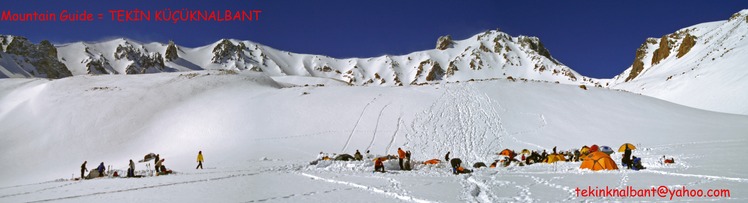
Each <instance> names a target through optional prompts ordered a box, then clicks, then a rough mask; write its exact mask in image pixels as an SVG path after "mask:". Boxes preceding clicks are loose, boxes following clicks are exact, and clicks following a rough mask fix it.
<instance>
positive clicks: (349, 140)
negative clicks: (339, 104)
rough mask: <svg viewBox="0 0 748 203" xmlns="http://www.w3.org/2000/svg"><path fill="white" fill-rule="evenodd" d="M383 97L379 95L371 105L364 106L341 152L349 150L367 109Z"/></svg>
mask: <svg viewBox="0 0 748 203" xmlns="http://www.w3.org/2000/svg"><path fill="white" fill-rule="evenodd" d="M380 96H382V94H379V95H377V97H374V99H372V100H371V101H370V102H369V103H366V106H364V109H363V110H361V115H359V116H358V120H356V124H355V125H353V130H351V134H350V135H348V140H346V141H345V146H343V149H342V150H341V152H344V151H345V150H346V149H348V145H349V144H350V143H351V138H353V134H354V133H356V128H358V123H359V122H361V118H362V117H364V113H366V109H367V108H369V105H371V103H374V102H375V101H377V98H378V97H380Z"/></svg>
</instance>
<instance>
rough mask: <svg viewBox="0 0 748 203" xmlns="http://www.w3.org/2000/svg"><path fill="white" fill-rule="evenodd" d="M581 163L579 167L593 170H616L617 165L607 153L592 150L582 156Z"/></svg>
mask: <svg viewBox="0 0 748 203" xmlns="http://www.w3.org/2000/svg"><path fill="white" fill-rule="evenodd" d="M582 158H583V159H584V161H582V165H581V166H579V168H586V169H590V170H593V171H598V170H618V166H617V164H616V162H615V161H613V159H611V158H610V156H609V155H608V154H605V153H603V152H599V151H597V152H592V153H590V154H589V155H587V156H584V157H582Z"/></svg>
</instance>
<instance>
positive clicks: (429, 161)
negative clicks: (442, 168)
mask: <svg viewBox="0 0 748 203" xmlns="http://www.w3.org/2000/svg"><path fill="white" fill-rule="evenodd" d="M439 162H441V160H439V159H431V160H428V161H424V162H423V164H439Z"/></svg>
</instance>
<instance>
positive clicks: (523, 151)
mask: <svg viewBox="0 0 748 203" xmlns="http://www.w3.org/2000/svg"><path fill="white" fill-rule="evenodd" d="M522 154H531V152H530V150H528V149H523V150H522Z"/></svg>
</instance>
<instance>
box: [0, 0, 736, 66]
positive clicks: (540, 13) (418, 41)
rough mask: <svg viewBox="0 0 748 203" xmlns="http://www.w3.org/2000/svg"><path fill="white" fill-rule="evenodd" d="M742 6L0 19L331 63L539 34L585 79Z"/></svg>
mask: <svg viewBox="0 0 748 203" xmlns="http://www.w3.org/2000/svg"><path fill="white" fill-rule="evenodd" d="M135 8H138V9H143V10H154V11H155V10H158V9H164V8H171V9H172V10H176V9H181V8H188V9H198V10H214V9H218V10H225V9H233V10H236V9H243V10H250V9H260V10H262V13H261V14H260V19H259V21H255V22H231V23H218V22H186V23H185V22H182V23H176V24H173V23H164V22H129V23H117V22H112V21H110V20H109V13H108V12H107V11H108V10H110V9H135ZM746 8H748V1H721V0H716V1H706V0H700V1H692V0H684V1H490V0H485V1H470V0H466V1H415V0H414V1H403V0H378V1H350V0H330V1H327V0H301V1H290V0H212V1H186V0H182V1H175V0H171V1H170V0H159V1H140V0H129V1H80V0H65V1H41V0H30V1H7V2H3V7H2V8H0V11H4V10H10V11H13V12H18V13H20V12H30V11H31V12H32V11H38V12H45V11H49V12H55V13H57V12H60V11H61V10H62V9H68V10H71V11H75V10H78V11H83V10H87V11H89V12H93V13H102V14H104V15H105V16H104V19H105V20H103V21H96V22H76V23H61V22H46V23H45V22H35V23H28V22H25V23H19V22H0V34H10V35H21V36H25V37H28V38H29V39H31V40H32V41H34V42H39V41H41V40H45V39H46V40H50V41H52V42H54V43H63V42H74V41H99V40H104V39H108V38H113V37H126V38H131V39H135V40H139V41H145V42H150V41H158V42H166V41H168V40H174V41H175V42H176V43H177V44H179V45H182V46H188V47H195V46H201V45H206V44H209V43H212V42H215V41H217V40H219V39H221V38H235V39H242V40H251V41H254V42H258V43H261V44H265V45H268V46H271V47H274V48H277V49H281V50H287V51H291V52H297V53H310V54H322V55H328V56H332V57H339V58H347V57H373V56H379V55H382V54H393V55H399V54H406V53H410V52H413V51H420V50H426V49H433V48H434V46H435V43H436V39H437V38H438V37H439V36H441V35H447V34H450V35H452V36H453V38H455V39H464V38H468V37H470V36H472V35H474V34H477V33H479V32H482V31H485V30H490V29H495V28H500V29H501V30H502V31H504V32H507V33H509V34H510V35H513V36H517V35H530V36H537V37H539V38H540V39H541V41H542V42H543V43H544V44H545V46H546V47H547V48H548V49H549V50H550V51H551V54H552V55H553V56H554V57H555V58H557V59H558V60H560V61H561V62H563V63H564V64H566V65H568V66H569V67H571V68H573V69H575V70H576V71H578V72H580V73H581V74H583V75H586V76H591V77H598V78H609V77H612V76H614V75H616V74H619V73H620V72H622V71H623V70H624V69H625V68H627V67H628V66H629V65H630V64H631V62H632V60H633V58H634V53H635V50H636V49H637V48H638V47H639V46H640V45H641V43H643V42H644V40H645V39H646V38H647V37H660V36H662V35H664V34H667V33H672V32H674V31H676V30H677V29H680V28H683V27H687V26H690V25H693V24H697V23H702V22H709V21H717V20H726V19H727V18H729V17H730V15H732V14H733V13H735V12H738V11H739V10H741V9H746Z"/></svg>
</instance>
